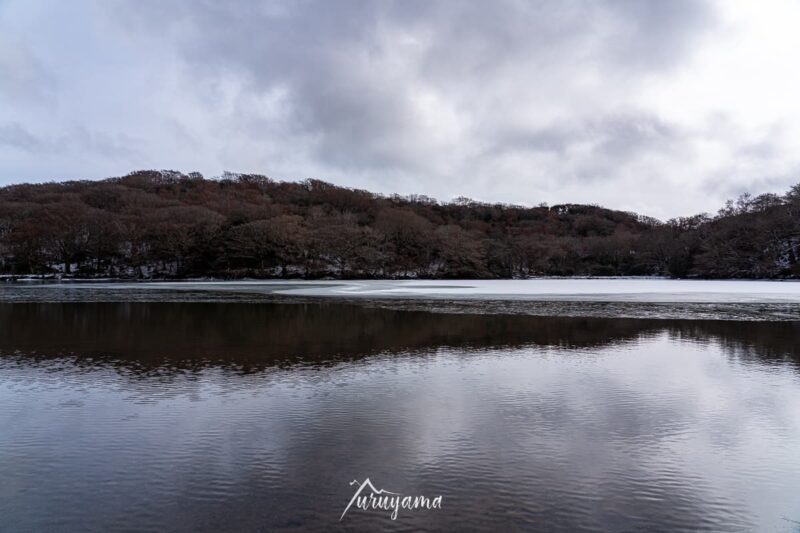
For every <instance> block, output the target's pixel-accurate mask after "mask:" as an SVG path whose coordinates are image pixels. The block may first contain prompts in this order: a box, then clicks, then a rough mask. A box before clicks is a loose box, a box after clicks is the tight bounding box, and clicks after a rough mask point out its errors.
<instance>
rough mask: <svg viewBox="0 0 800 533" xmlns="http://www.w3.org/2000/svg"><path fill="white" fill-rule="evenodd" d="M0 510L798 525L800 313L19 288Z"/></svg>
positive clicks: (160, 516) (6, 520) (81, 523)
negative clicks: (163, 298)
mask: <svg viewBox="0 0 800 533" xmlns="http://www.w3.org/2000/svg"><path fill="white" fill-rule="evenodd" d="M0 324H2V328H1V329H0V480H2V483H0V517H2V518H0V520H2V528H0V529H3V530H9V531H27V530H54V529H62V530H70V531H71V530H84V531H109V530H119V529H135V530H153V531H161V530H179V531H219V530H245V531H251V530H253V531H255V530H282V529H283V530H297V531H308V530H330V529H333V528H335V527H339V523H338V520H339V516H340V514H341V512H342V511H343V510H344V507H345V505H346V504H347V502H348V500H349V499H350V496H351V495H352V488H351V487H350V486H349V485H348V483H349V482H350V481H351V480H353V479H359V480H361V479H363V478H365V477H367V476H368V477H370V478H371V480H372V481H373V482H374V483H375V484H376V486H378V487H383V488H386V489H388V490H394V491H400V492H403V493H406V494H425V495H438V494H441V495H442V496H443V509H442V510H440V511H424V512H423V511H407V512H405V513H404V512H403V511H401V512H400V516H399V517H398V519H397V520H396V521H394V522H393V521H391V520H390V519H389V517H388V513H378V512H373V513H364V512H362V511H353V510H351V512H349V513H348V515H347V517H346V518H345V521H344V523H343V526H344V527H348V526H349V527H352V528H355V529H359V530H360V529H366V530H375V529H382V528H383V529H389V530H441V529H447V530H482V529H483V530H515V529H518V530H530V529H536V528H540V529H544V530H564V531H574V530H617V531H629V530H635V529H647V528H650V529H657V530H666V529H691V530H696V529H706V530H714V531H718V530H743V531H751V530H770V529H773V530H774V529H777V530H792V528H793V527H795V524H794V522H792V520H797V521H800V499H798V498H797V497H796V494H797V492H798V489H800V481H799V480H800V444H799V443H800V376H798V370H799V369H800V365H798V361H800V346H798V343H797V341H796V339H798V338H800V324H799V323H796V322H782V323H759V322H724V321H707V322H703V321H666V320H660V321H656V320H650V321H648V320H632V319H590V318H544V317H530V316H503V315H485V316H479V315H468V314H457V315H451V314H443V313H433V314H431V313H425V312H416V311H398V310H388V309H367V308H364V307H361V306H348V305H337V304H332V303H328V304H308V303H305V304H264V303H261V304H255V303H251V304H245V303H64V304H42V303H38V304H33V303H29V304H8V303H7V304H0Z"/></svg>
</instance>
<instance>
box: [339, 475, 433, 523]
mask: <svg viewBox="0 0 800 533" xmlns="http://www.w3.org/2000/svg"><path fill="white" fill-rule="evenodd" d="M353 485H358V489H356V493H355V494H353V497H352V498H350V503H348V504H347V507H345V508H344V512H343V513H342V516H340V517H339V522H341V521H342V519H344V515H346V514H347V511H349V510H350V507H352V506H353V504H354V503H355V504H356V507H357V508H358V509H361V510H362V511H366V510H368V509H383V510H384V511H391V512H392V514H391V518H392V520H395V519H397V513H398V512H399V511H400V509H411V510H413V509H441V508H442V497H441V496H436V497H435V498H433V499H431V498H428V497H425V496H403V495H402V494H400V493H398V492H390V491H388V490H383V489H376V488H375V485H373V484H372V482H371V481H370V480H369V478H367V479H365V480H364V482H363V483H359V482H358V480H356V479H354V480H353V481H351V482H350V486H351V487H352V486H353ZM365 489H367V490H366V491H365ZM362 493H363V494H362Z"/></svg>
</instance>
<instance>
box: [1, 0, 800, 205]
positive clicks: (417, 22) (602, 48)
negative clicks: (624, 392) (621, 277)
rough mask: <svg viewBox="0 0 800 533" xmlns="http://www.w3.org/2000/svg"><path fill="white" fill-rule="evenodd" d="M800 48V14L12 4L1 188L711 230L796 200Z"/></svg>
mask: <svg viewBox="0 0 800 533" xmlns="http://www.w3.org/2000/svg"><path fill="white" fill-rule="evenodd" d="M799 27H800V0H775V1H760V2H753V1H751V0H740V1H739V0H721V1H719V2H716V1H699V0H698V1H690V0H663V1H662V0H651V1H647V0H609V1H605V2H603V1H595V0H592V1H588V0H587V1H580V0H575V1H566V0H553V1H549V0H545V1H530V2H523V1H492V2H484V1H477V0H476V1H472V2H469V1H463V0H458V1H456V0H452V1H446V2H437V1H431V0H424V1H418V2H417V1H413V0H404V1H397V2H391V1H383V2H379V1H374V2H359V1H347V0H335V1H334V0H323V1H319V2H317V1H302V0H292V1H286V2H283V1H269V2H256V1H226V2H217V1H210V0H209V1H197V0H195V1H188V0H187V1H185V2H178V1H175V2H169V1H155V0H152V1H148V0H145V1H133V0H131V1H113V0H112V1H97V2H89V1H80V0H74V1H69V2H63V1H58V0H53V1H39V0H0V184H9V183H16V182H21V181H48V180H53V179H76V178H101V177H107V176H116V175H122V174H126V173H128V172H129V171H131V170H134V169H145V168H147V169H149V168H154V169H175V170H181V171H184V172H189V171H194V170H196V171H200V172H202V173H204V174H205V175H206V176H214V175H218V174H220V173H221V172H222V171H223V170H230V171H238V172H258V173H262V174H267V175H268V176H270V177H272V178H275V179H284V180H299V179H305V178H318V179H323V180H326V181H331V182H334V183H337V184H340V185H346V186H351V187H358V188H365V189H370V190H374V191H380V192H387V193H391V192H398V193H401V194H409V193H419V194H427V195H429V196H434V197H436V198H439V199H442V200H448V199H452V198H454V197H457V196H468V197H472V198H475V199H479V200H485V201H491V202H494V201H500V202H510V203H522V204H538V203H540V202H548V203H550V204H553V203H559V202H581V203H599V204H602V205H606V206H609V207H614V208H620V209H628V210H635V211H639V212H642V213H646V214H650V215H653V216H656V217H659V218H669V217H672V216H678V215H688V214H692V213H696V212H700V211H711V212H713V211H715V210H716V209H717V208H718V207H719V206H720V204H721V203H722V202H723V201H724V200H725V199H726V198H728V197H732V196H735V195H738V194H739V193H740V192H743V191H745V190H750V191H752V192H756V193H760V192H783V191H785V190H786V189H787V188H788V187H789V186H790V185H791V184H793V183H797V182H799V181H800V142H798V141H800V59H798V53H800V30H798V28H799Z"/></svg>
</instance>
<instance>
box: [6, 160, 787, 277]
mask: <svg viewBox="0 0 800 533" xmlns="http://www.w3.org/2000/svg"><path fill="white" fill-rule="evenodd" d="M799 247H800V185H798V186H795V187H794V188H793V189H792V190H791V191H789V193H787V194H786V195H784V196H777V195H769V194H767V195H761V196H758V197H750V196H748V195H744V196H743V197H741V198H739V200H737V201H736V202H729V203H728V204H727V205H726V206H725V207H724V208H723V209H722V210H720V212H719V213H718V214H717V215H716V216H714V217H711V216H709V215H705V214H703V215H697V216H695V217H689V218H684V219H676V220H670V221H668V222H664V223H662V222H659V221H657V220H655V219H652V218H648V217H644V216H640V215H636V214H635V213H628V212H621V211H614V210H610V209H605V208H602V207H598V206H593V205H577V204H564V205H556V206H549V207H548V206H545V205H541V206H538V207H523V206H516V205H504V204H486V203H481V202H477V201H473V200H469V199H465V198H459V199H457V200H455V201H453V202H449V203H442V202H438V201H436V200H433V199H431V198H428V197H424V196H409V197H400V196H396V195H395V196H383V195H379V194H374V193H370V192H368V191H363V190H356V189H349V188H344V187H338V186H336V185H332V184H330V183H326V182H323V181H318V180H307V181H303V182H280V181H273V180H271V179H269V178H267V177H265V176H260V175H252V174H230V173H226V174H225V175H223V176H222V177H220V178H216V179H205V178H203V176H201V175H200V174H197V173H190V174H182V173H179V172H175V171H137V172H133V173H131V174H129V175H127V176H123V177H118V178H110V179H106V180H102V181H69V182H63V183H46V184H35V185H32V184H21V185H12V186H7V187H4V188H1V189H0V271H2V273H4V274H8V275H48V274H58V275H67V276H81V277H84V276H88V277H92V276H114V277H130V278H154V277H156V278H182V277H194V276H216V277H222V278H239V277H261V278H271V277H305V278H319V277H349V278H354V277H359V278H397V277H401V278H402V277H420V278H510V277H526V276H534V275H543V276H548V275H557V276H572V275H610V276H613V275H670V276H675V277H691V276H696V277H759V278H776V277H798V276H800V266H798V259H799V258H798V255H799V254H800V249H799Z"/></svg>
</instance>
